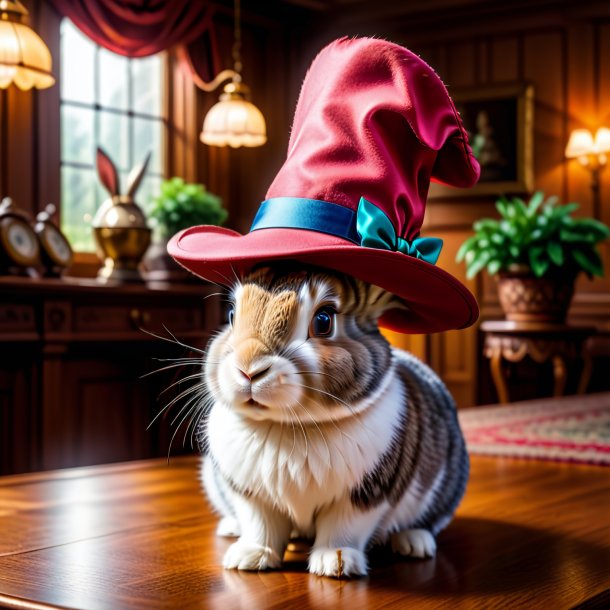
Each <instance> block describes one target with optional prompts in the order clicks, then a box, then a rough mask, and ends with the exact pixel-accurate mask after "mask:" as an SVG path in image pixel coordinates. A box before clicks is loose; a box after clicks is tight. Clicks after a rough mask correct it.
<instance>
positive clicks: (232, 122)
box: [200, 83, 267, 148]
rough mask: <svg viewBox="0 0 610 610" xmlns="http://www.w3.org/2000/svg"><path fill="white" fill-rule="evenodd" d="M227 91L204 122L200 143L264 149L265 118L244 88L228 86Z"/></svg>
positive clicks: (233, 85) (235, 85)
mask: <svg viewBox="0 0 610 610" xmlns="http://www.w3.org/2000/svg"><path fill="white" fill-rule="evenodd" d="M224 91H225V92H224V93H223V94H222V95H221V96H220V101H219V102H217V103H216V104H214V106H212V108H210V110H209V112H208V113H207V115H206V117H205V119H204V121H203V129H202V131H201V135H200V139H201V141H202V142H203V143H204V144H209V145H211V146H231V147H232V148H239V147H240V146H247V147H253V146H262V145H263V144H264V143H265V142H266V141H267V128H266V125H265V118H264V117H263V115H262V113H261V111H260V110H259V109H258V108H257V107H256V106H255V105H254V104H252V103H251V102H249V101H248V100H247V99H246V98H245V92H246V91H247V88H246V87H245V85H242V84H241V83H229V84H228V85H226V86H225V89H224Z"/></svg>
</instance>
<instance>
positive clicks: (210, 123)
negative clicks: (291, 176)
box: [197, 0, 267, 148]
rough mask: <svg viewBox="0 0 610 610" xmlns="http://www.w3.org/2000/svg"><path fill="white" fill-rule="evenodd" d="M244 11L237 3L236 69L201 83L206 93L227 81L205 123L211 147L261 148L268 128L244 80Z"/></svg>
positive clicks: (205, 135)
mask: <svg viewBox="0 0 610 610" xmlns="http://www.w3.org/2000/svg"><path fill="white" fill-rule="evenodd" d="M240 21H241V8H240V0H235V22H234V42H233V68H234V69H233V70H223V71H222V72H220V73H219V74H218V75H217V76H216V77H215V78H214V80H212V81H211V82H210V83H204V82H202V81H198V82H197V85H198V86H199V87H200V88H201V89H203V90H204V91H214V90H215V89H216V88H217V87H218V86H219V85H220V83H222V82H223V81H225V80H227V79H231V82H229V83H227V84H226V85H225V86H224V90H223V93H222V94H221V96H220V101H218V102H217V103H216V104H214V106H212V108H210V110H209V112H208V113H207V115H206V117H205V119H204V120H203V129H202V131H201V135H200V139H201V141H202V142H203V143H204V144H208V145H211V146H231V147H232V148H239V147H240V146H247V147H253V146H262V145H263V144H264V143H265V142H266V141H267V128H266V125H265V118H264V117H263V114H262V112H261V111H260V110H259V109H258V108H257V107H256V106H255V105H254V104H253V103H252V102H250V88H249V87H248V86H247V85H246V84H244V83H243V82H242V80H241V70H242V63H241V24H240Z"/></svg>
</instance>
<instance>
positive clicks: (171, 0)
mask: <svg viewBox="0 0 610 610" xmlns="http://www.w3.org/2000/svg"><path fill="white" fill-rule="evenodd" d="M51 2H52V4H53V6H54V7H55V9H56V10H57V11H58V12H59V13H60V14H62V15H63V16H64V17H69V18H70V19H71V20H72V21H73V22H74V24H75V25H76V26H77V27H78V28H79V29H80V30H82V31H83V32H84V33H85V34H86V35H87V36H88V37H89V38H91V40H93V41H94V42H95V43H97V44H99V45H101V46H103V47H104V48H106V49H108V50H110V51H113V52H114V53H118V54H119V55H126V56H128V57H146V56H147V55H154V54H155V53H159V52H161V51H165V50H167V49H169V48H171V47H174V46H181V47H183V48H182V49H181V56H182V57H183V58H184V59H185V61H184V62H183V63H184V65H185V66H186V67H188V69H190V70H191V71H195V72H196V75H197V76H199V77H200V78H202V79H204V80H210V79H211V78H212V77H213V75H214V74H215V73H216V71H218V66H217V64H218V60H217V52H216V50H215V40H214V37H213V33H212V15H213V10H212V7H210V6H209V3H208V2H207V1H206V0H51Z"/></svg>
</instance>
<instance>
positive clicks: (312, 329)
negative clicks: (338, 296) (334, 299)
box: [309, 306, 337, 337]
mask: <svg viewBox="0 0 610 610" xmlns="http://www.w3.org/2000/svg"><path fill="white" fill-rule="evenodd" d="M336 314H337V312H336V311H335V310H334V309H333V308H332V307H328V306H326V307H321V308H320V309H318V311H316V313H315V314H314V316H313V318H312V319H311V324H310V325H309V336H310V337H328V336H330V335H331V334H332V332H333V328H334V326H335V316H336Z"/></svg>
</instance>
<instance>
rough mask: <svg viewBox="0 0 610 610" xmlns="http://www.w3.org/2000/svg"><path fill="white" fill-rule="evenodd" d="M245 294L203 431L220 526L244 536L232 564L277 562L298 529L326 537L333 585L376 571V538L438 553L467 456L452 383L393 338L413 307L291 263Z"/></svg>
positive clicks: (238, 287)
mask: <svg viewBox="0 0 610 610" xmlns="http://www.w3.org/2000/svg"><path fill="white" fill-rule="evenodd" d="M294 268H295V267H294V265H291V267H290V269H294ZM231 301H232V305H231V307H230V313H229V324H228V325H227V326H226V327H225V328H224V329H222V331H221V332H220V334H218V335H217V336H216V337H215V338H214V339H213V340H212V341H211V343H210V346H209V348H208V351H207V357H206V360H205V383H206V386H207V390H208V392H209V402H207V405H208V409H205V410H202V412H201V413H200V415H201V423H200V424H199V428H198V439H199V443H200V446H201V447H202V449H203V451H204V453H205V457H204V460H203V466H202V478H203V481H204V486H205V489H206V491H207V494H208V497H209V499H210V501H211V503H212V504H213V506H214V507H215V508H216V510H217V511H218V512H219V513H220V515H221V517H222V518H221V520H220V523H219V525H218V530H217V532H218V534H219V535H221V536H238V539H237V541H236V542H234V543H233V544H232V545H231V546H230V547H229V549H228V550H227V552H226V554H225V556H224V567H225V568H229V569H240V570H265V569H267V568H278V567H280V566H281V565H282V558H283V556H284V550H285V549H286V546H287V544H288V542H289V541H290V539H291V536H292V535H296V536H299V537H305V538H309V539H311V540H313V541H314V542H313V548H312V550H311V553H310V556H309V571H310V572H311V573H313V574H319V575H321V576H331V577H340V576H341V575H345V576H359V575H364V574H366V573H367V571H368V567H367V558H366V554H365V552H366V549H367V548H368V547H369V546H370V545H372V544H376V543H386V542H390V544H391V547H392V549H393V550H394V551H395V552H396V553H398V554H400V555H405V556H410V557H420V558H424V557H431V556H433V555H434V553H435V549H436V543H435V536H436V534H437V533H438V532H439V531H440V530H441V529H442V528H443V527H444V526H445V525H447V523H448V522H449V521H450V519H451V517H452V514H453V512H454V510H455V508H456V506H457V504H458V502H459V501H460V499H461V497H462V495H463V493H464V488H465V485H466V481H467V478H468V456H467V453H466V450H465V446H464V441H463V438H462V434H461V432H460V428H459V425H458V422H457V416H456V409H455V405H454V402H453V400H452V398H451V396H450V395H449V394H448V392H447V390H446V388H445V386H444V385H443V383H442V382H441V381H440V380H439V378H438V377H437V376H436V375H435V373H434V372H432V371H431V370H430V369H429V368H428V367H427V366H426V365H424V364H423V363H422V362H420V361H418V360H417V359H416V358H415V357H413V356H411V355H409V354H407V353H406V352H404V351H401V350H399V349H393V348H392V347H390V345H389V343H388V342H387V341H386V339H385V338H384V337H383V336H382V335H381V333H380V332H379V329H378V325H377V322H378V319H379V317H380V316H381V315H382V314H383V313H384V312H385V311H387V310H388V309H392V308H396V307H399V308H400V307H402V308H404V304H402V303H400V302H399V301H398V300H397V299H396V297H394V296H393V295H392V294H390V293H389V292H386V291H384V290H383V289H381V288H379V287H377V286H373V285H370V284H365V283H364V282H362V281H360V280H356V279H354V278H352V277H349V276H347V275H344V274H340V273H333V272H330V271H322V270H316V269H312V268H307V267H303V268H301V269H298V270H288V268H285V267H281V266H277V265H276V266H274V267H266V268H261V269H260V270H258V271H255V272H253V273H252V274H250V275H249V276H247V277H246V278H245V279H243V280H242V281H239V282H237V283H236V284H235V285H234V286H233V288H232V291H231ZM338 551H340V552H338Z"/></svg>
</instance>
